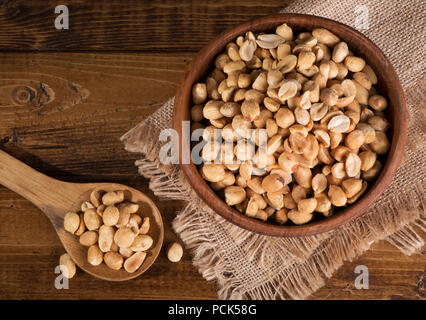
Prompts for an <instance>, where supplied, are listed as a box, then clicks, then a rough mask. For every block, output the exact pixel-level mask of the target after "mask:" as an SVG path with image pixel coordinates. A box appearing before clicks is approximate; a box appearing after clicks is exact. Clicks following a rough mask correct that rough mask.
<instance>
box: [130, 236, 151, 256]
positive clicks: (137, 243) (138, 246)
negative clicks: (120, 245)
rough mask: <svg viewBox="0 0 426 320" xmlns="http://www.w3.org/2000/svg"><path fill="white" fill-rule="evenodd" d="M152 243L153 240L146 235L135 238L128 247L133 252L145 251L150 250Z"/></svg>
mask: <svg viewBox="0 0 426 320" xmlns="http://www.w3.org/2000/svg"><path fill="white" fill-rule="evenodd" d="M153 243H154V240H153V239H152V238H151V237H150V236H148V235H146V234H141V235H138V236H136V238H135V240H133V243H132V245H131V246H130V249H132V250H133V251H135V252H139V251H146V250H148V249H149V248H151V246H152V244H153Z"/></svg>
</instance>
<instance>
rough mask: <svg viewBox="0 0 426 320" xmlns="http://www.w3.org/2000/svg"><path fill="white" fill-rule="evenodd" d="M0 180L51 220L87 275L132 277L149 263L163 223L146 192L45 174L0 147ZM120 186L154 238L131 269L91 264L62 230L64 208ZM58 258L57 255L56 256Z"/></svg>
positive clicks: (84, 249)
mask: <svg viewBox="0 0 426 320" xmlns="http://www.w3.org/2000/svg"><path fill="white" fill-rule="evenodd" d="M0 183H1V184H2V185H4V186H5V187H7V188H9V189H10V190H13V191H14V192H16V193H18V194H19V195H21V196H23V197H24V198H26V199H28V200H29V201H31V202H32V203H33V204H34V205H36V206H37V207H38V208H39V209H40V210H41V211H43V212H44V213H45V214H46V216H47V217H48V218H49V220H50V222H51V223H52V224H53V226H54V228H55V229H56V232H57V234H58V236H59V239H60V240H61V242H62V244H63V245H64V247H65V250H66V251H67V252H68V254H69V255H70V256H71V258H72V259H73V260H74V262H75V263H76V264H77V265H78V266H79V267H80V268H81V269H83V270H84V271H86V272H87V273H90V274H91V275H93V276H95V277H97V278H100V279H103V280H109V281H124V280H129V279H133V278H135V277H137V276H139V275H141V274H142V273H144V272H145V271H146V270H148V268H149V267H150V266H151V265H152V264H153V262H154V261H155V259H156V258H157V257H158V254H159V253H160V250H161V246H162V244H163V236H164V226H163V220H162V218H161V214H160V211H159V210H158V208H157V207H156V206H155V204H154V203H153V202H152V201H151V199H149V198H148V197H147V196H146V195H144V194H143V193H141V192H140V191H138V190H135V189H133V188H130V187H128V186H124V185H121V184H117V183H83V184H80V183H69V182H63V181H59V180H56V179H53V178H51V177H48V176H46V175H44V174H42V173H40V172H38V171H36V170H34V169H32V168H30V167H29V166H27V165H26V164H24V163H22V162H21V161H19V160H17V159H15V158H13V157H12V156H10V155H8V154H7V153H5V152H3V151H1V150H0ZM95 189H96V190H102V191H106V192H108V191H115V190H124V194H125V201H131V202H134V203H138V204H139V212H138V213H140V214H141V216H142V217H146V216H148V217H149V218H150V222H151V228H150V231H149V235H150V236H151V237H152V238H153V239H154V245H153V247H152V248H151V249H150V250H149V251H148V254H147V257H146V259H145V261H144V262H143V264H142V266H141V267H140V268H139V269H138V270H137V271H136V272H134V273H128V272H126V271H125V270H124V269H121V270H118V271H116V270H112V269H110V268H108V267H107V266H106V265H105V264H104V263H103V264H101V265H99V266H92V265H91V264H89V263H88V262H87V249H88V248H87V247H84V246H82V245H81V244H80V243H79V239H78V237H77V236H75V235H72V234H70V233H69V232H67V231H65V230H64V216H65V214H66V213H67V212H70V211H71V212H79V211H80V210H81V204H82V203H83V202H84V201H89V198H90V194H91V192H92V191H93V190H95ZM58 259H59V257H58Z"/></svg>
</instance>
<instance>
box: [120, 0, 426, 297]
mask: <svg viewBox="0 0 426 320" xmlns="http://www.w3.org/2000/svg"><path fill="white" fill-rule="evenodd" d="M316 2H317V1H311V0H303V1H296V2H295V3H294V4H293V5H290V6H289V7H287V8H285V9H284V10H283V12H297V13H309V14H314V15H318V16H323V17H327V18H331V19H334V20H337V21H340V22H343V23H345V24H347V25H350V26H353V27H356V21H357V20H356V19H357V17H359V14H360V10H363V11H364V14H365V8H367V10H368V28H369V29H368V30H361V31H362V32H363V33H364V34H365V35H366V36H367V37H369V38H370V39H371V40H372V41H373V42H375V43H376V44H377V45H378V46H379V47H380V48H381V49H382V50H383V51H384V52H385V54H386V55H387V56H388V58H389V59H390V61H391V62H392V64H393V66H394V67H395V69H396V70H397V72H398V75H399V78H400V80H401V83H402V85H403V87H404V90H405V94H406V98H407V103H408V108H409V113H410V124H409V130H408V145H407V147H406V149H405V157H404V160H403V163H402V165H401V166H400V168H399V170H398V172H397V174H396V176H395V177H394V179H393V181H392V183H391V184H390V186H389V187H388V188H387V190H386V191H385V192H384V193H383V194H382V196H381V197H380V199H379V200H378V201H377V202H376V203H375V205H374V207H372V208H371V209H370V210H369V211H368V212H367V213H366V214H364V215H363V216H362V217H360V218H358V219H355V220H353V221H351V222H349V223H347V224H346V225H344V226H342V227H340V228H338V229H336V230H333V231H330V232H327V233H323V234H320V235H315V236H308V237H301V238H275V237H268V236H263V235H258V234H255V233H252V232H249V231H246V230H243V229H241V228H239V227H237V226H235V225H233V224H231V223H229V222H228V221H226V220H224V219H222V218H221V217H220V216H219V215H217V214H215V213H214V212H212V211H211V210H210V208H209V207H208V206H207V205H206V204H205V203H203V202H202V201H201V200H200V199H199V198H198V196H197V195H196V194H195V192H194V191H193V190H192V189H191V187H190V186H189V184H188V183H187V181H186V180H185V178H184V176H183V174H182V172H181V170H180V168H179V166H163V165H161V164H160V163H159V161H158V151H159V148H160V144H159V141H158V134H159V132H160V131H161V130H162V129H165V128H168V127H171V121H172V110H173V98H172V99H170V100H169V101H168V102H167V103H165V104H164V106H162V107H161V108H160V109H159V110H158V111H156V112H155V113H154V114H153V115H151V116H150V117H149V118H148V119H146V120H145V121H143V122H142V123H140V124H139V125H138V126H136V127H135V128H134V129H132V130H131V131H129V132H128V133H127V134H126V135H124V136H123V137H122V141H123V142H124V143H125V147H126V149H127V150H129V151H132V152H139V153H142V158H141V159H140V160H138V161H137V162H136V165H137V166H138V167H139V172H140V174H141V175H143V176H145V177H146V178H149V179H150V188H151V189H152V190H153V191H154V193H155V194H156V195H157V196H158V197H160V198H163V199H168V200H183V201H186V203H187V205H186V207H185V208H184V209H183V210H182V211H181V212H179V213H178V214H177V216H176V218H175V220H174V222H173V228H174V230H175V232H176V233H177V234H178V235H179V236H180V237H181V239H182V241H183V242H184V244H185V246H186V248H187V249H190V250H191V252H192V254H193V263H194V265H195V266H196V267H197V268H198V270H199V272H200V273H201V274H202V275H203V276H204V277H205V278H206V279H207V280H216V281H217V284H218V297H219V298H220V299H276V298H289V297H290V298H294V299H303V298H306V297H308V296H309V295H310V294H312V293H313V292H315V291H316V290H318V289H319V288H321V287H322V286H323V285H324V283H325V280H326V279H327V278H329V277H331V276H332V274H333V273H334V272H335V271H336V270H337V269H338V268H339V267H340V266H341V265H342V264H343V263H344V261H347V260H353V259H355V258H357V257H358V256H359V255H361V254H362V253H363V252H364V251H366V250H367V249H368V248H369V247H370V246H371V244H373V243H374V242H376V241H379V240H382V239H384V240H386V241H388V242H389V243H391V244H392V245H394V246H395V247H397V248H398V249H400V250H401V251H402V252H403V253H405V254H407V255H410V254H412V253H415V252H419V251H420V249H421V248H422V246H423V244H424V240H423V238H422V236H421V235H420V234H423V232H424V231H425V229H426V214H425V202H424V199H425V195H424V187H423V186H424V183H425V168H424V165H425V150H426V148H425V126H424V124H425V122H424V107H425V101H426V99H425V96H426V79H425V71H426V68H425V64H424V61H425V48H424V44H425V34H426V32H425V27H424V26H425V25H426V23H425V19H424V13H425V12H426V11H425V9H426V8H425V6H426V3H425V2H424V1H418V0H408V1H397V0H395V1H385V0H381V1H361V0H346V1H331V0H328V1H320V2H319V3H316ZM359 5H366V7H357V6H359ZM364 27H365V25H364ZM418 232H420V234H419V233H418Z"/></svg>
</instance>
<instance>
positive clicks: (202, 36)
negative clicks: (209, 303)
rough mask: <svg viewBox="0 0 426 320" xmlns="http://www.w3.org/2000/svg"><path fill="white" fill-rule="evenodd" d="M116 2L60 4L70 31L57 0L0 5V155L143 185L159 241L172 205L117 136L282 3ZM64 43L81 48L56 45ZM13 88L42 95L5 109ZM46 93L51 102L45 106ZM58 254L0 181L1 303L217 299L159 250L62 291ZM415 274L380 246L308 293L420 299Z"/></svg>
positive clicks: (25, 205) (419, 270) (421, 261)
mask: <svg viewBox="0 0 426 320" xmlns="http://www.w3.org/2000/svg"><path fill="white" fill-rule="evenodd" d="M120 3H121V4H119V2H118V1H116V2H110V3H109V2H105V1H104V2H100V1H90V2H89V1H72V2H70V1H66V2H65V1H64V2H63V4H69V8H70V14H71V20H70V26H71V28H73V24H74V28H75V29H74V31H72V30H70V32H73V34H72V35H68V34H66V32H67V31H57V30H56V29H54V28H53V17H54V15H53V9H54V7H55V6H56V5H57V3H56V2H53V1H42V0H36V1H1V2H0V48H1V50H3V51H5V52H3V53H0V141H2V144H3V149H4V150H6V151H7V152H9V153H10V154H12V155H13V156H15V157H17V158H18V159H20V160H22V161H24V162H25V163H27V164H29V165H30V166H32V167H34V168H35V169H37V170H39V171H41V172H43V173H45V174H48V175H51V176H52V177H55V178H58V179H63V180H66V181H72V182H98V181H112V182H117V183H122V184H126V185H129V186H132V187H135V188H138V189H140V190H142V191H143V192H146V193H147V194H148V195H149V196H150V197H151V198H152V199H154V200H155V201H156V203H157V205H158V207H159V209H160V211H161V212H162V214H163V219H164V222H165V226H166V229H165V244H167V243H169V242H170V241H172V240H176V239H177V237H176V235H174V234H173V232H172V231H171V228H170V223H171V221H172V219H173V217H174V215H175V212H176V210H178V209H179V208H180V204H179V203H177V202H171V201H168V202H163V201H158V199H156V198H155V197H154V196H153V195H152V193H151V192H150V191H149V189H148V182H147V181H146V180H144V179H143V178H141V177H139V176H138V175H137V172H136V169H135V167H134V164H133V163H134V160H136V159H137V155H135V154H130V153H127V152H125V151H124V150H123V147H122V144H121V143H120V142H119V141H118V139H119V137H120V136H121V135H122V134H123V133H125V132H126V131H127V130H128V129H130V128H132V127H133V126H134V125H136V124H137V123H138V122H139V121H141V120H142V119H144V118H145V117H146V116H148V115H149V114H151V113H152V112H153V111H154V110H155V109H156V108H158V107H159V106H160V105H161V103H162V102H163V101H165V100H166V99H167V98H168V97H169V96H171V95H173V94H174V92H175V90H176V88H177V83H178V81H179V78H180V76H181V75H182V73H183V70H184V69H185V67H186V65H187V64H188V62H189V61H190V60H191V59H192V58H193V57H194V55H195V53H196V51H197V50H199V49H200V48H201V47H202V46H203V45H204V44H205V43H206V42H207V41H208V40H210V39H211V38H212V37H214V36H215V35H217V34H218V33H219V32H221V31H223V30H225V29H227V28H229V27H231V26H233V25H235V24H238V23H241V22H243V21H245V20H246V19H248V18H251V17H254V16H259V15H263V14H272V13H275V12H277V11H278V10H279V9H280V8H281V7H283V6H284V5H285V3H286V2H285V1H269V0H268V1H233V2H229V1H222V0H218V1H212V2H209V3H201V2H195V1H194V2H187V1H183V2H178V3H177V4H175V2H174V1H161V2H156V1H151V2H149V3H147V4H145V6H144V4H143V3H142V2H138V3H139V4H138V5H134V6H132V5H131V3H130V4H129V5H128V6H127V5H124V6H123V4H122V3H123V2H120ZM126 3H127V2H126ZM231 3H232V4H231ZM95 14H98V15H99V16H96V17H95ZM73 16H74V18H73ZM101 21H104V22H103V23H101ZM95 22H96V23H95ZM85 26H91V27H90V28H89V27H87V28H86V27H85ZM78 28H80V29H78ZM76 30H78V31H79V32H76ZM113 30H115V31H114V32H113ZM82 33H83V34H82ZM65 39H66V40H67V41H65ZM64 45H65V48H64ZM32 49H38V50H42V51H43V50H44V51H46V50H52V51H55V52H50V53H45V52H44V53H43V52H38V51H28V50H32ZM66 49H68V50H81V51H82V52H74V53H73V52H68V53H61V52H56V51H61V50H66ZM97 49H102V50H111V49H119V50H121V51H123V52H116V53H113V52H106V51H103V52H96V51H93V50H97ZM126 50H140V51H141V52H130V51H129V52H126ZM16 51H22V52H20V53H16ZM40 82H42V83H44V84H45V85H47V86H48V87H49V88H51V89H52V90H50V91H49V90H46V86H44V87H40V86H39V85H40ZM37 84H38V86H36V85H37ZM16 86H35V87H36V89H37V90H36V91H37V92H38V93H37V97H39V98H40V99H35V100H34V99H33V103H32V104H31V106H28V105H16V104H15V105H14V104H13V101H16V100H18V101H21V100H22V97H24V98H25V94H24V95H19V96H18V97H16V91H15V96H14V93H13V89H14V88H16ZM52 91H53V92H54V94H55V100H54V101H52V102H50V103H49V101H51V98H52V95H51V92H52ZM17 98H18V99H17ZM19 98H20V99H21V100H19ZM63 252H64V250H63V248H62V245H61V243H60V241H59V239H58V237H57V235H56V233H55V231H54V228H53V227H52V225H51V224H50V222H49V220H48V219H47V218H46V217H45V216H44V215H43V214H42V213H41V212H40V210H39V209H37V208H36V207H35V206H33V205H32V204H31V203H30V202H29V201H27V200H25V199H23V198H22V197H20V196H18V195H17V194H15V193H13V192H12V191H10V190H8V189H6V188H4V187H0V299H12V298H13V299H30V298H33V299H37V298H40V299H64V298H65V299H68V298H70V299H92V298H96V299H102V298H104V299H122V298H129V299H134V298H138V299H161V298H165V299H177V298H181V299H190V298H198V299H213V298H215V297H216V294H215V292H216V291H215V290H216V287H215V284H214V283H209V282H206V281H205V280H204V279H203V278H202V277H201V276H200V275H199V274H198V273H197V270H196V269H195V268H194V267H193V266H192V265H191V258H190V254H189V252H185V255H184V260H183V261H182V262H181V263H178V264H172V263H170V262H168V261H167V258H166V257H165V253H164V251H163V252H161V253H160V256H159V258H158V260H157V261H156V263H155V264H154V265H153V266H152V267H151V269H149V270H148V271H147V272H146V273H145V274H144V275H142V276H141V277H139V278H137V279H134V280H131V281H129V282H123V283H111V282H106V281H102V280H98V279H96V278H94V277H92V276H90V275H88V274H85V273H84V272H83V271H81V270H79V271H78V272H77V275H76V277H75V278H74V279H72V280H71V281H70V289H69V290H57V289H55V287H54V280H55V277H56V276H57V275H56V274H54V268H55V267H56V266H57V264H58V259H59V256H60V254H62V253H63ZM359 264H363V265H366V266H367V267H368V268H369V273H370V289H369V290H357V289H355V287H354V279H355V277H356V274H355V273H354V269H355V267H356V266H357V265H359ZM425 278H426V275H425V258H424V255H414V256H411V257H407V256H405V255H403V254H401V253H400V252H399V251H398V250H397V249H395V248H394V247H392V246H390V245H389V244H387V243H385V242H382V243H379V244H376V245H374V246H373V247H372V250H370V251H369V252H367V253H366V254H364V255H363V256H362V257H361V258H360V259H358V260H357V261H354V262H351V263H346V264H345V265H344V266H343V267H342V268H341V269H340V270H338V271H337V272H336V274H335V275H334V277H333V278H331V279H330V280H328V281H327V284H326V286H325V287H324V288H322V289H320V290H319V291H318V292H317V293H315V294H314V295H313V297H312V298H315V299H324V298H327V299H338V298H341V299H390V298H396V299H425V297H426V296H425V282H426V279H425Z"/></svg>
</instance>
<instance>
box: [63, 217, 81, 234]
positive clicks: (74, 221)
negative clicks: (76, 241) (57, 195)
mask: <svg viewBox="0 0 426 320" xmlns="http://www.w3.org/2000/svg"><path fill="white" fill-rule="evenodd" d="M79 226H80V216H79V215H78V214H77V213H75V212H68V213H67V214H66V215H65V217H64V229H65V230H66V231H68V232H70V233H72V234H74V232H76V231H77V229H78V228H79Z"/></svg>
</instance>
